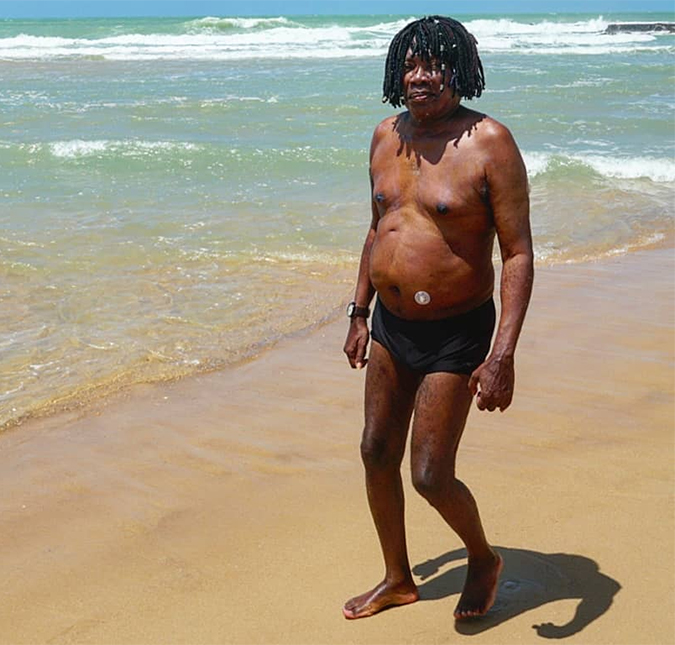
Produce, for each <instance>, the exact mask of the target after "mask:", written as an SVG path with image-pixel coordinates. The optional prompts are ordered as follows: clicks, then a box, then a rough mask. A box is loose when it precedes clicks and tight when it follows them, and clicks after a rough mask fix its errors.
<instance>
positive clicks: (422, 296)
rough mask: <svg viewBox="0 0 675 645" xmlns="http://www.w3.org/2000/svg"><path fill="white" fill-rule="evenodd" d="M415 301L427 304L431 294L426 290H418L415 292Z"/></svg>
mask: <svg viewBox="0 0 675 645" xmlns="http://www.w3.org/2000/svg"><path fill="white" fill-rule="evenodd" d="M415 302H416V303H417V304H418V305H428V304H429V303H430V302H431V296H430V295H429V294H428V293H427V292H426V291H418V292H416V293H415Z"/></svg>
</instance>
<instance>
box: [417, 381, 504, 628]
mask: <svg viewBox="0 0 675 645" xmlns="http://www.w3.org/2000/svg"><path fill="white" fill-rule="evenodd" d="M468 380H469V377H468V376H464V375H461V374H449V373H446V372H438V373H433V374H427V375H426V376H425V377H424V379H423V380H422V383H421V385H420V388H419V390H418V393H417V401H416V403H415V420H414V422H413V435H412V443H411V453H412V454H411V463H412V479H413V485H414V486H415V489H416V490H417V491H418V492H419V493H420V494H421V495H422V496H423V497H424V498H425V499H426V500H427V501H428V502H429V503H430V504H431V505H432V506H433V507H434V508H436V510H438V512H439V513H440V514H441V515H442V517H443V519H444V520H445V521H446V522H447V523H448V524H449V525H450V526H451V527H452V528H453V529H454V530H455V532H456V533H457V534H458V535H459V537H460V538H461V539H462V541H463V542H464V544H465V545H466V550H467V553H468V556H469V566H468V572H467V577H466V582H465V585H464V590H463V592H462V595H461V597H460V599H459V603H458V604H457V608H456V609H455V617H456V618H467V617H469V616H480V615H482V614H484V613H485V612H486V611H487V610H488V609H489V608H490V607H491V606H492V604H493V603H494V600H495V596H496V594H497V582H498V579H499V573H500V571H501V568H502V562H501V558H500V557H499V555H498V554H497V553H496V551H494V549H492V547H491V546H490V545H489V544H488V542H487V540H486V539H485V533H484V532H483V526H482V525H481V521H480V516H479V514H478V507H477V506H476V501H475V500H474V498H473V495H471V491H469V489H468V488H467V487H466V486H465V485H464V484H463V483H462V482H461V481H459V479H457V478H456V477H455V457H456V454H457V448H458V446H459V440H460V439H461V436H462V431H463V430H464V424H465V423H466V417H467V415H468V414H469V408H470V407H471V401H472V396H471V392H470V391H469V388H468V385H467V384H468Z"/></svg>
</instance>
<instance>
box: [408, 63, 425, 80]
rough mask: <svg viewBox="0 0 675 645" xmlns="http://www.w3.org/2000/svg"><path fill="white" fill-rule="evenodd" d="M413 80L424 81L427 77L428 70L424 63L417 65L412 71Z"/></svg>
mask: <svg viewBox="0 0 675 645" xmlns="http://www.w3.org/2000/svg"><path fill="white" fill-rule="evenodd" d="M412 78H413V81H418V82H419V81H426V80H428V78H429V70H428V69H427V68H426V66H425V65H418V66H417V67H416V68H415V70H414V71H413V77H412Z"/></svg>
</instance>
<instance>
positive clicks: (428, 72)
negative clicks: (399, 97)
mask: <svg viewBox="0 0 675 645" xmlns="http://www.w3.org/2000/svg"><path fill="white" fill-rule="evenodd" d="M449 77H450V72H449V70H447V69H446V70H443V69H442V68H441V63H440V61H439V60H438V59H436V58H430V59H429V60H426V61H425V60H424V59H423V58H422V57H421V56H416V55H413V53H412V52H411V51H410V50H408V53H407V54H406V57H405V62H404V65H403V92H404V98H405V103H406V105H407V106H408V107H419V108H422V107H424V106H429V107H431V106H432V104H435V103H437V102H439V101H440V102H445V101H446V100H447V99H452V98H453V92H452V90H451V89H449V88H448V81H449Z"/></svg>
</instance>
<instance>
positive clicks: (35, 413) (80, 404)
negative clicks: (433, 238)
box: [0, 229, 675, 435]
mask: <svg viewBox="0 0 675 645" xmlns="http://www.w3.org/2000/svg"><path fill="white" fill-rule="evenodd" d="M659 235H660V237H658V238H656V239H653V240H648V241H643V242H641V243H639V244H637V245H636V246H630V247H628V248H625V249H618V250H616V251H608V252H604V253H600V254H599V255H597V256H592V257H579V258H574V259H559V260H553V261H550V260H549V261H547V260H541V261H539V262H537V263H536V264H535V269H536V270H537V271H540V270H549V269H554V268H556V267H567V266H578V265H587V264H595V263H602V262H607V261H610V262H611V261H612V260H614V259H617V258H621V257H624V256H631V255H633V254H635V253H638V254H639V253H644V252H649V251H652V250H665V249H669V248H675V229H673V230H670V231H668V232H667V233H661V234H659ZM494 262H495V267H496V268H497V269H498V268H499V266H500V261H499V258H498V256H497V255H496V256H495V258H494ZM357 270H358V262H356V263H355V265H354V268H353V274H354V276H356V272H357ZM351 289H352V287H351V286H347V287H346V291H345V296H344V297H343V298H342V300H341V301H340V303H339V304H338V305H337V306H335V307H333V308H332V309H331V310H330V311H328V312H326V313H325V314H323V315H322V316H321V317H319V318H318V319H317V320H314V321H312V322H310V323H309V324H308V325H305V326H303V327H300V328H298V329H294V330H293V331H290V332H285V333H281V335H276V336H275V337H274V338H272V339H266V340H260V341H258V342H256V343H253V344H251V345H250V347H248V348H247V349H246V351H244V352H243V353H242V354H241V355H240V356H237V357H234V358H232V359H231V361H226V362H223V364H221V365H218V366H215V367H213V366H204V367H201V368H198V369H194V368H193V370H192V371H190V370H187V369H186V368H185V366H183V367H182V368H179V367H178V366H176V368H175V370H173V372H170V373H167V374H165V375H163V376H157V377H151V378H150V379H147V380H135V379H134V378H133V377H130V378H131V380H127V378H126V376H125V375H124V374H122V375H121V376H120V375H119V374H112V375H111V376H110V377H109V378H108V379H107V380H106V379H104V380H102V381H100V382H98V383H92V384H85V385H81V386H79V387H78V389H76V390H75V391H73V392H70V393H68V394H65V395H63V396H61V397H60V398H59V399H56V400H52V401H48V402H46V403H44V402H43V403H40V404H39V406H38V407H37V408H33V409H30V410H28V411H27V412H22V413H21V414H20V415H19V416H18V417H14V418H11V419H9V420H8V421H6V422H3V423H0V435H2V434H3V433H5V432H10V431H13V430H16V429H20V428H22V427H24V426H25V425H27V424H31V423H35V422H40V421H42V420H45V419H49V418H51V417H59V416H61V415H76V416H77V417H80V416H86V415H89V414H97V413H98V411H100V410H101V409H102V408H105V407H107V406H108V405H114V404H115V402H116V401H118V400H124V398H126V397H128V396H133V393H134V391H135V390H136V389H137V388H141V389H142V388H146V387H163V386H170V385H173V384H176V383H180V382H182V381H184V380H189V379H193V378H199V377H202V376H205V375H211V374H218V373H222V372H226V371H228V370H232V369H237V368H238V367H239V366H241V365H243V364H246V363H248V362H250V361H255V360H258V359H259V358H260V357H261V356H263V355H264V354H265V353H266V352H268V351H270V350H273V349H274V348H275V347H276V346H277V345H279V344H280V343H281V344H283V343H285V342H288V341H292V340H293V339H296V338H301V337H303V336H305V335H307V334H312V333H315V332H316V331H317V330H318V329H320V328H321V327H323V326H325V325H330V324H332V323H334V322H335V321H337V320H339V319H340V318H341V317H342V315H343V313H344V309H345V307H346V306H347V303H348V302H349V300H350V299H351ZM495 295H498V284H496V287H495ZM135 369H136V368H135V367H133V366H128V373H129V374H133V372H134V371H135ZM181 369H182V370H184V371H183V373H180V371H181ZM125 374H126V373H125Z"/></svg>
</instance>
